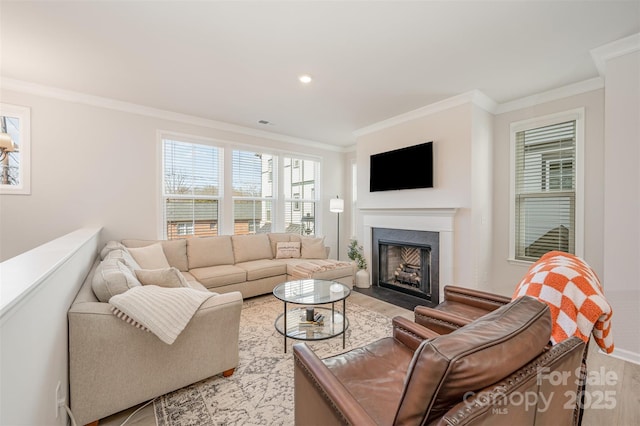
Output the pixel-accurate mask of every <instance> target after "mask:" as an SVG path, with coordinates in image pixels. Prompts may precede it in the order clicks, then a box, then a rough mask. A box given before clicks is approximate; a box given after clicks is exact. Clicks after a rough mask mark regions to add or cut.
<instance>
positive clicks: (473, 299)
mask: <svg viewBox="0 0 640 426" xmlns="http://www.w3.org/2000/svg"><path fill="white" fill-rule="evenodd" d="M444 300H446V301H447V302H457V303H463V304H465V305H469V306H474V307H476V308H480V309H486V310H487V311H493V310H495V309H498V308H499V307H500V306H502V305H506V304H507V303H509V302H511V298H510V297H507V296H502V295H499V294H495V293H488V292H486V291H480V290H475V289H472V288H465V287H458V286H453V285H447V286H445V288H444Z"/></svg>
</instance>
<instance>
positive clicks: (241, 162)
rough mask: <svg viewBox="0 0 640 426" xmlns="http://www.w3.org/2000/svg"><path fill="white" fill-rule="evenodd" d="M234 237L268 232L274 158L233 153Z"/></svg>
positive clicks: (257, 154) (265, 155)
mask: <svg viewBox="0 0 640 426" xmlns="http://www.w3.org/2000/svg"><path fill="white" fill-rule="evenodd" d="M232 163H233V166H232V167H233V179H232V181H233V227H234V234H236V235H242V234H255V233H264V232H271V229H272V223H271V217H272V211H273V206H274V203H273V195H274V194H273V163H274V157H273V156H272V155H269V154H261V153H257V152H250V151H233V159H232Z"/></svg>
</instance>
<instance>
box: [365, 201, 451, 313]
mask: <svg viewBox="0 0 640 426" xmlns="http://www.w3.org/2000/svg"><path fill="white" fill-rule="evenodd" d="M456 211H457V209H456V208H406V209H403V208H362V209H360V215H361V217H362V226H363V231H364V233H363V239H362V246H363V249H364V253H365V257H367V262H368V263H369V265H371V253H372V232H371V231H372V229H373V228H389V229H406V230H414V231H431V232H438V233H439V234H440V265H439V267H440V300H444V293H443V288H444V285H446V284H447V283H452V282H454V281H453V241H454V240H453V229H454V218H455V214H456Z"/></svg>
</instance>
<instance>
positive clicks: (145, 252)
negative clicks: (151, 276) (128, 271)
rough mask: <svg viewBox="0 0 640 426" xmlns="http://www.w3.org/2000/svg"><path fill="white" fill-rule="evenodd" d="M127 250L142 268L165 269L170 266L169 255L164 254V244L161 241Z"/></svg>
mask: <svg viewBox="0 0 640 426" xmlns="http://www.w3.org/2000/svg"><path fill="white" fill-rule="evenodd" d="M127 250H129V253H130V254H131V256H133V258H134V260H135V261H136V262H138V265H140V268H142V269H164V268H169V267H170V265H169V261H167V256H165V255H164V251H163V250H162V246H161V245H160V244H159V243H157V244H151V245H149V246H145V247H137V248H133V247H132V248H129V249H127Z"/></svg>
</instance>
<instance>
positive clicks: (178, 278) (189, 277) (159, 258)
mask: <svg viewBox="0 0 640 426" xmlns="http://www.w3.org/2000/svg"><path fill="white" fill-rule="evenodd" d="M278 243H280V244H278ZM291 243H292V244H291ZM279 246H283V247H280V250H279ZM292 246H293V249H292ZM125 247H126V248H125ZM296 247H298V249H297V250H296ZM327 253H328V249H327V248H326V247H324V245H323V244H322V240H321V239H306V238H301V237H300V236H298V235H295V234H286V233H283V234H269V235H267V234H259V235H247V236H218V237H208V238H192V239H188V240H172V241H148V240H123V241H122V243H117V242H109V243H107V245H106V246H105V248H104V249H103V250H102V252H101V254H100V259H97V261H96V263H95V265H94V266H93V268H92V270H91V272H90V273H89V275H88V276H87V277H86V279H85V282H84V284H83V285H82V287H81V289H80V291H79V292H78V295H77V296H76V298H75V300H74V301H73V304H72V306H71V308H70V309H69V313H68V320H69V382H70V402H71V409H72V411H73V413H74V415H75V417H76V420H77V422H78V424H86V423H90V422H92V421H94V420H98V419H100V418H104V417H107V416H109V415H111V414H114V413H117V412H119V411H121V410H124V409H126V408H128V407H131V406H134V405H136V404H139V403H141V402H144V401H147V400H149V399H152V398H154V397H157V396H159V395H162V394H165V393H167V392H171V391H173V390H176V389H179V388H181V387H184V386H187V385H189V384H191V383H194V382H197V381H199V380H203V379H206V378H208V377H211V376H213V375H216V374H220V373H223V372H227V373H231V372H232V371H233V369H234V368H235V367H236V366H237V365H238V360H239V357H238V336H239V325H240V311H241V309H242V300H243V296H244V297H251V296H256V295H260V294H266V293H269V292H271V291H272V290H273V288H274V287H275V286H276V285H277V284H279V283H281V282H284V281H286V280H290V279H296V278H305V277H313V278H322V279H331V280H336V281H340V282H342V283H344V284H347V285H348V286H350V287H351V285H352V283H353V278H354V274H355V267H354V265H352V264H350V263H344V262H337V261H331V260H328V259H326V257H327ZM292 255H293V256H296V255H298V256H301V257H289V256H292ZM283 256H285V257H283ZM157 271H162V272H163V273H161V274H158V273H157ZM154 277H163V278H162V279H167V277H169V278H171V279H168V281H167V282H166V283H159V282H156V281H154V279H160V278H154ZM149 280H150V281H149ZM168 283H172V284H171V285H167V284H168ZM146 284H154V285H156V286H161V287H166V286H170V287H171V286H178V287H180V286H182V287H191V288H194V289H197V290H201V291H207V290H209V291H211V292H213V293H217V294H215V295H214V296H212V297H210V298H208V299H207V300H206V301H205V302H204V303H203V304H202V305H201V306H200V308H199V309H198V310H197V311H196V313H195V315H194V316H193V317H192V318H191V320H190V322H189V323H188V325H187V326H186V328H184V330H183V331H182V333H180V335H179V336H178V338H177V339H176V340H175V341H174V342H173V343H172V344H166V343H164V342H163V341H161V340H160V339H159V338H158V337H157V336H154V335H153V334H152V333H148V332H145V331H141V330H140V329H138V328H136V327H134V326H132V325H131V324H128V323H127V322H125V321H123V320H122V319H120V318H118V317H116V315H114V314H113V312H112V306H111V304H109V303H107V302H108V301H109V300H110V299H111V298H112V297H113V296H115V295H118V294H123V293H126V292H127V290H129V289H130V288H134V287H140V286H142V285H146ZM188 291H192V290H188Z"/></svg>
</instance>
